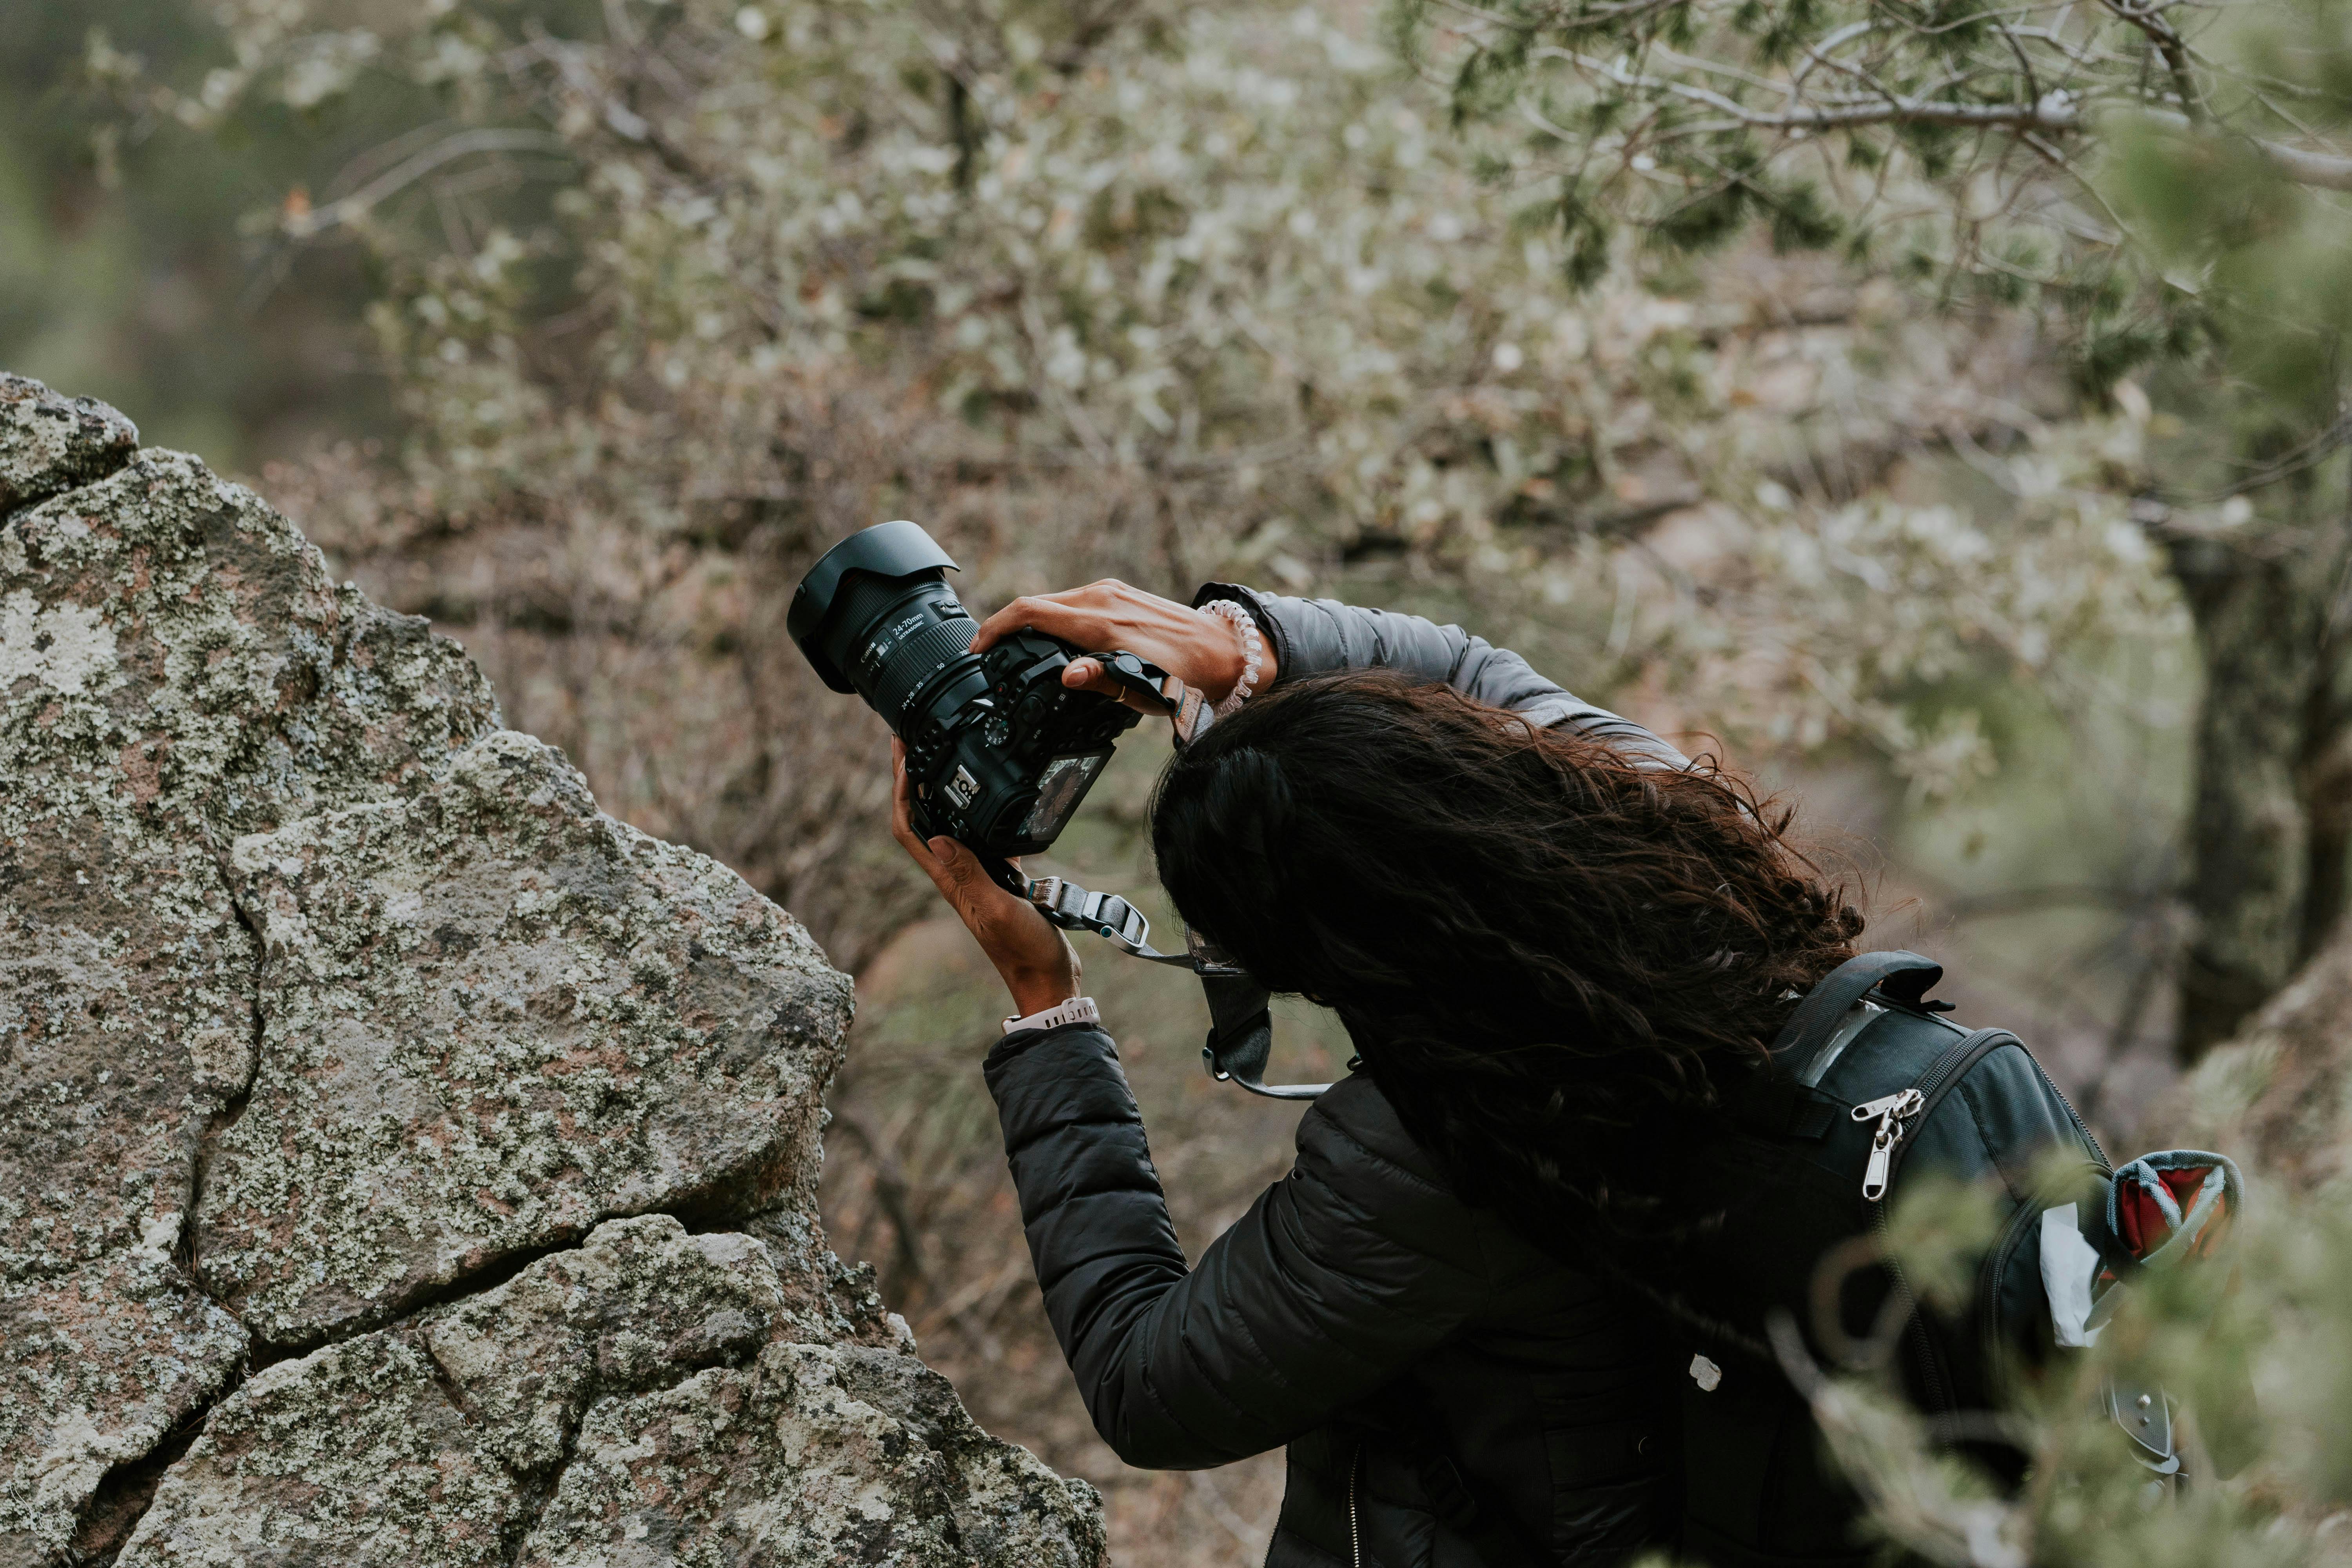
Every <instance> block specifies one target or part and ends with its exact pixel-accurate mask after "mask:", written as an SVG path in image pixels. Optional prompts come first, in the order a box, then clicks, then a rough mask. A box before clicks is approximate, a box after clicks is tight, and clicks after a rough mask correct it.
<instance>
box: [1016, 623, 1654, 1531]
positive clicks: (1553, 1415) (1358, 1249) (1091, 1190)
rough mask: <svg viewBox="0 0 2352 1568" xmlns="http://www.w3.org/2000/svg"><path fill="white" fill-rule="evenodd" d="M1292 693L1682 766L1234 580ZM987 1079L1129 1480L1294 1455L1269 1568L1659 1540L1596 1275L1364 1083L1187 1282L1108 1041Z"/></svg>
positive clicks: (1638, 1425) (1441, 630)
mask: <svg viewBox="0 0 2352 1568" xmlns="http://www.w3.org/2000/svg"><path fill="white" fill-rule="evenodd" d="M1202 597H1203V598H1209V597H1227V598H1234V599H1238V600H1240V601H1242V602H1243V603H1244V604H1247V605H1250V606H1252V608H1253V609H1254V610H1255V613H1256V614H1257V616H1258V618H1259V623H1260V626H1261V627H1262V628H1263V629H1264V630H1265V634H1266V635H1267V636H1268V637H1270V638H1271V639H1272V640H1273V642H1274V645H1275V649H1276V655H1277V657H1278V658H1279V661H1280V664H1279V668H1280V673H1281V676H1282V678H1283V679H1289V678H1292V677H1294V676H1297V675H1301V674H1306V673H1309V672H1312V671H1316V670H1321V669H1330V668H1343V667H1361V666H1367V665H1381V666H1386V667H1389V668H1402V669H1407V670H1413V671H1418V672H1420V673H1422V674H1424V675H1426V676H1428V677H1429V678H1430V679H1433V680H1444V681H1448V682H1450V683H1452V684H1453V685H1454V686H1455V687H1456V688H1458V689H1462V690H1465V691H1466V692H1469V693H1470V694H1472V695H1474V696H1476V697H1479V698H1481V699H1482V700H1487V701H1492V702H1495V703H1496V704H1498V705H1501V706H1507V707H1510V708H1513V709H1515V710H1518V711H1520V712H1523V713H1526V714H1527V715H1528V717H1529V718H1531V719H1534V720H1536V721H1538V722H1542V723H1568V724H1571V725H1574V726H1576V727H1578V728H1580V729H1585V730H1588V731H1593V732H1595V733H1600V734H1605V735H1608V736H1609V737H1610V738H1612V740H1613V741H1615V742H1618V743H1620V744H1621V745H1622V746H1624V747H1625V748H1626V749H1629V750H1635V751H1640V752H1645V753H1648V754H1650V755H1654V756H1655V757H1657V758H1658V759H1659V760H1660V761H1661V763H1666V764H1668V765H1673V764H1678V763H1680V762H1681V760H1682V759H1681V758H1680V756H1679V755H1678V754H1677V753H1676V752H1675V751H1674V750H1673V748H1671V747H1669V746H1667V745H1665V743H1664V742H1661V741H1659V740H1658V739H1657V738H1656V737H1655V736H1654V735H1652V734H1650V732H1649V731H1646V730H1643V729H1642V728H1641V727H1640V726H1638V725H1635V724H1633V723H1632V722H1630V721H1626V720H1623V719H1620V718H1618V717H1617V716H1616V715H1614V714H1612V713H1608V712H1606V711H1604V710H1600V709H1597V708H1593V707H1591V705H1589V704H1586V703H1582V702H1580V701H1578V700H1576V699H1574V698H1573V697H1570V695H1569V694H1568V693H1567V692H1565V691H1563V690H1561V689H1559V687H1557V686H1555V685H1553V684H1552V683H1550V682H1549V681H1547V680H1545V679H1542V678H1541V677H1539V676H1538V675H1536V674H1535V672H1534V671H1533V670H1531V669H1529V668H1528V665H1527V663H1526V661H1525V660H1523V659H1521V658H1518V657H1517V655H1516V654H1512V653H1509V652H1507V651H1505V650H1501V649H1496V648H1493V647H1488V646H1487V645H1486V643H1485V642H1483V641H1481V640H1480V639H1478V638H1475V637H1468V636H1466V635H1465V633H1463V632H1462V631H1461V630H1460V629H1459V628H1457V627H1452V626H1447V627H1439V626H1433V625H1431V624H1430V623H1429V622H1427V621H1423V620H1420V619H1418V618H1415V617H1412V616H1396V615H1390V614H1386V613H1384V612H1381V611H1367V610H1358V609H1353V608H1350V607H1349V606H1347V605H1339V604H1335V603H1332V602H1330V601H1313V602H1309V601H1304V600H1298V599H1286V598H1279V597H1275V596H1272V595H1257V594H1255V593H1252V592H1250V591H1249V590H1246V589H1241V588H1236V587H1233V586H1230V585H1227V584H1211V585H1210V586H1209V587H1208V588H1204V589H1203V590H1202ZM987 1077H988V1084H989V1089H990V1090H991V1092H992V1093H993V1094H994V1095H995V1097H996V1102H997V1106H998V1110H999V1111H1000V1114H1001V1116H1002V1120H1003V1127H1004V1142H1005V1150H1006V1152H1007V1154H1008V1155H1009V1156H1010V1159H1011V1163H1012V1168H1013V1183H1014V1185H1015V1186H1016V1187H1017V1188H1018V1189H1019V1191H1020V1195H1021V1207H1022V1220H1023V1223H1024V1226H1026V1227H1027V1230H1028V1237H1029V1248H1030V1252H1031V1255H1032V1257H1033V1258H1034V1260H1035V1263H1036V1267H1037V1278H1038V1281H1039V1283H1040V1284H1041V1285H1042V1287H1043V1288H1044V1290H1045V1309H1046V1312H1047V1315H1048V1316H1049V1317H1050V1318H1051V1319H1052V1321H1053V1325H1054V1331H1055V1334H1056V1335H1057V1336H1058V1337H1059V1339H1060V1341H1061V1344H1062V1350H1063V1353H1064V1354H1065V1355H1066V1356H1067V1358H1068V1360H1069V1363H1070V1367H1071V1370H1072V1371H1073V1372H1074V1373H1076V1377H1077V1381H1078V1387H1079V1390H1080V1392H1081V1393H1082V1394H1084V1396H1085V1398H1086V1401H1087V1409H1088V1410H1089V1411H1090V1412H1091V1413H1092V1415H1093V1416H1094V1422H1095V1426H1096V1428H1097V1430H1098V1431H1099V1432H1101V1434H1102V1436H1103V1437H1104V1440H1105V1441H1107V1442H1108V1443H1109V1444H1110V1446H1111V1447H1113V1448H1114V1449H1115V1450H1117V1451H1118V1454H1119V1456H1120V1457H1121V1458H1124V1459H1126V1460H1127V1461H1128V1462H1129V1464H1133V1465H1139V1466H1145V1467H1150V1468H1201V1467H1205V1466H1211V1465H1220V1464H1225V1463H1228V1462H1230V1461H1232V1460H1234V1459H1238V1458H1244V1457H1246V1456H1248V1455H1251V1454H1256V1453H1262V1452H1264V1451H1265V1450H1266V1449H1268V1448H1271V1447H1275V1446H1276V1445H1278V1444H1287V1445H1289V1488H1288V1491H1287V1494H1286V1497H1285V1498H1284V1500H1283V1507H1282V1515H1281V1521H1280V1523H1279V1525H1278V1526H1277V1528H1276V1532H1275V1538H1274V1542H1273V1546H1272V1549H1271V1550H1270V1551H1269V1552H1268V1553H1267V1557H1266V1562H1267V1564H1268V1565H1269V1568H1333V1565H1335V1564H1338V1565H1345V1568H1359V1565H1360V1568H1374V1565H1378V1568H1549V1565H1552V1564H1567V1563H1576V1564H1582V1563H1614V1562H1616V1561H1619V1560H1620V1559H1621V1558H1622V1557H1624V1556H1626V1555H1629V1554H1630V1553H1631V1552H1633V1551H1634V1550H1636V1549H1638V1548H1639V1547H1641V1546H1642V1545H1643V1544H1645V1543H1647V1542H1652V1541H1654V1540H1655V1539H1656V1538H1657V1533H1658V1531H1659V1528H1660V1521H1659V1520H1658V1518H1657V1509H1658V1506H1659V1493H1660V1487H1659V1485H1658V1480H1657V1476H1658V1470H1659V1467H1660V1462H1661V1459H1662V1452H1661V1450H1662V1449H1663V1448H1664V1446H1665V1441H1666V1440H1667V1438H1668V1437H1669V1436H1670V1435H1669V1434H1668V1433H1667V1432H1665V1431H1664V1430H1662V1427H1661V1424H1662V1422H1664V1421H1665V1420H1668V1419H1670V1418H1669V1417H1666V1416H1664V1415H1663V1414H1662V1412H1664V1410H1666V1409H1667V1408H1668V1406H1667V1405H1666V1404H1665V1403H1664V1397H1663V1390H1661V1389H1660V1388H1659V1387H1658V1386H1657V1384H1656V1382H1655V1379H1654V1371H1653V1369H1654V1366H1655V1364H1656V1363H1655V1362H1654V1358H1653V1357H1652V1356H1651V1355H1650V1354H1649V1353H1648V1352H1646V1350H1645V1348H1644V1345H1643V1339H1642V1334H1641V1332H1640V1329H1639V1326H1638V1325H1637V1324H1636V1323H1635V1322H1633V1321H1632V1320H1631V1318H1630V1316H1629V1314H1628V1313H1627V1312H1626V1311H1625V1310H1622V1308H1621V1307H1620V1306H1619V1305H1618V1304H1617V1303H1616V1302H1614V1301H1613V1300H1611V1299H1609V1298H1607V1297H1604V1295H1603V1294H1602V1292H1601V1289H1600V1288H1599V1287H1598V1285H1597V1284H1596V1283H1595V1281H1594V1280H1593V1279H1591V1278H1590V1277H1588V1276H1586V1275H1584V1274H1582V1273H1580V1272H1578V1271H1575V1270H1572V1269H1570V1268H1564V1267H1562V1266H1561V1265H1560V1264H1559V1262H1557V1261H1556V1260H1554V1259H1552V1258H1549V1257H1548V1256H1546V1255H1545V1254H1543V1253H1541V1252H1539V1251H1538V1250H1537V1249H1536V1248H1535V1247H1531V1246H1529V1245H1528V1244H1527V1243H1526V1242H1524V1241H1522V1240H1520V1239H1519V1238H1517V1237H1516V1236H1514V1235H1513V1234H1512V1233H1510V1232H1509V1231H1507V1229H1506V1228H1505V1227H1504V1226H1502V1225H1501V1223H1500V1222H1499V1221H1497V1220H1496V1218H1495V1217H1494V1216H1493V1215H1490V1214H1487V1213H1486V1212H1484V1211H1481V1210H1477V1209H1473V1208H1471V1207H1468V1206H1467V1205H1464V1204H1463V1203H1461V1202H1460V1201H1459V1200H1457V1199H1456V1198H1454V1196H1453V1195H1452V1194H1451V1193H1450V1192H1448V1191H1447V1189H1446V1185H1445V1183H1444V1179H1443V1178H1442V1177H1441V1175H1440V1174H1439V1173H1438V1172H1437V1171H1436V1169H1435V1168H1434V1166H1433V1164H1432V1163H1431V1162H1430V1160H1429V1158H1428V1157H1427V1156H1426V1155H1425V1154H1424V1153H1423V1152H1422V1151H1421V1150H1420V1148H1419V1147H1417V1146H1416V1145H1415V1143H1414V1142H1413V1141H1412V1138H1411V1136H1410V1135H1408V1134H1407V1133H1406V1131H1405V1130H1404V1127H1403V1125H1402V1123H1401V1122H1400V1121H1398V1119H1397V1116H1396V1112H1395V1111H1394V1110H1393V1109H1392V1108H1391V1106H1390V1104H1389V1102H1388V1100H1386V1099H1385V1098H1384V1097H1383V1096H1382V1094H1381V1090H1380V1088H1379V1087H1378V1085H1376V1084H1375V1083H1374V1082H1373V1081H1372V1080H1371V1079H1369V1078H1367V1077H1364V1076H1362V1075H1357V1076H1353V1077H1350V1078H1349V1079H1346V1080H1345V1081H1343V1082H1341V1083H1339V1085H1337V1086H1336V1087H1334V1088H1333V1089H1331V1091H1330V1092H1329V1093H1328V1094H1326V1095H1325V1096H1324V1097H1323V1098H1322V1099H1320V1100H1318V1101H1316V1102H1315V1104H1314V1106H1313V1107H1312V1108H1311V1109H1310V1110H1307V1113H1306V1115H1305V1117H1304V1118H1303V1119H1302V1120H1301V1121H1300V1123H1299V1128H1298V1160H1297V1165H1296V1166H1295V1167H1294V1168H1293V1170H1292V1171H1291V1173H1290V1174H1289V1176H1288V1177H1287V1178H1286V1179H1285V1180H1283V1181H1281V1182H1278V1183H1276V1184H1275V1185H1273V1186H1272V1187H1269V1188H1268V1189H1267V1190H1266V1191H1265V1194H1263V1195H1261V1196H1260V1197H1259V1198H1258V1200H1257V1202H1256V1203H1255V1204H1254V1205H1252V1206H1251V1208H1250V1210H1249V1212H1248V1213H1247V1214H1246V1215H1244V1216H1243V1218H1242V1219H1241V1220H1240V1221H1238V1222H1237V1223H1236V1224H1235V1225H1234V1226H1233V1227H1232V1228H1231V1229H1229V1230H1227V1231H1226V1232H1225V1233H1224V1234H1223V1236H1221V1237H1218V1238H1217V1239H1216V1240H1215V1241H1214V1242H1213V1243H1212V1244H1211V1245H1210V1247H1209V1248H1208V1249H1207V1251H1206V1252H1204V1253H1203V1254H1202V1258H1201V1262H1200V1266H1199V1267H1198V1268H1190V1269H1188V1268H1187V1267H1186V1264H1185V1259H1184V1254H1183V1251H1182V1249H1181V1247H1179V1246H1178V1245H1177V1241H1176V1234H1175V1231H1174V1229H1173V1227H1172V1226H1171V1225H1170V1223H1169V1219H1168V1209H1167V1205H1166V1202H1165V1200H1164V1199H1163V1197H1162V1195H1161V1193H1160V1181H1159V1176H1158V1173H1156V1172H1155V1171H1154V1170H1153V1169H1152V1165H1151V1160H1150V1152H1149V1150H1148V1149H1147V1148H1146V1146H1145V1141H1144V1131H1143V1123H1142V1121H1141V1118H1140V1116H1139V1113H1138V1111H1137V1109H1136V1103H1135V1098H1134V1096H1133V1094H1131V1093H1130V1092H1129V1089H1128V1084H1127V1079H1126V1077H1125V1075H1124V1074H1123V1073H1122V1072H1121V1071H1120V1069H1119V1066H1118V1051H1117V1050H1116V1048H1115V1047H1113V1046H1112V1044H1111V1040H1110V1037H1109V1036H1108V1035H1107V1034H1106V1033H1104V1032H1103V1031H1102V1030H1101V1029H1098V1028H1095V1027H1092V1026H1078V1025H1072V1026H1064V1027H1061V1028H1057V1029H1051V1030H1045V1031H1034V1030H1033V1031H1027V1032H1024V1033H1022V1034H1016V1035H1012V1036H1008V1037H1006V1038H1005V1039H1004V1040H1003V1043H1002V1044H1001V1045H999V1046H998V1047H997V1048H996V1049H995V1050H994V1051H993V1052H992V1053H991V1054H990V1057H989V1059H988V1063H987Z"/></svg>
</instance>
